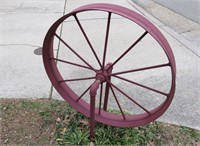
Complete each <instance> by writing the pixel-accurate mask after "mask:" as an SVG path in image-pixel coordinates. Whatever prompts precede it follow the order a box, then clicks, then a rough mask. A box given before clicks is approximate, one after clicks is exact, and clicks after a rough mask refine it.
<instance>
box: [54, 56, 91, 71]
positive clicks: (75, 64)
mask: <svg viewBox="0 0 200 146" xmlns="http://www.w3.org/2000/svg"><path fill="white" fill-rule="evenodd" d="M50 59H53V60H56V61H60V62H63V63H67V64H70V65H74V66H78V67H82V68H86V69H89V70H93V69H91V68H90V67H87V66H84V65H80V64H77V63H73V62H69V61H66V60H62V59H57V58H50Z"/></svg>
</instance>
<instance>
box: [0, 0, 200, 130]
mask: <svg viewBox="0 0 200 146" xmlns="http://www.w3.org/2000/svg"><path fill="white" fill-rule="evenodd" d="M95 2H101V3H102V2H105V3H113V4H117V5H121V6H124V7H127V8H130V9H132V10H134V11H136V12H138V13H140V14H141V15H143V16H144V17H146V18H147V19H149V20H150V21H151V22H153V23H154V24H155V25H156V26H157V27H158V28H159V29H160V31H161V32H162V33H163V34H164V36H165V37H166V39H167V40H168V42H169V44H170V46H171V47H172V50H173V52H174V56H175V59H176V66H177V80H176V84H177V87H176V93H175V96H174V99H173V102H172V104H171V105H170V107H169V109H168V110H167V111H166V113H165V114H164V115H163V116H161V117H160V118H159V119H158V120H160V121H164V122H168V123H172V124H177V125H183V126H188V127H191V128H195V129H198V130H200V122H199V121H200V108H199V107H200V98H199V95H200V90H199V89H200V74H199V72H200V57H199V56H200V55H199V50H198V48H199V46H198V42H197V39H199V38H197V37H195V35H196V36H198V32H199V25H198V24H196V23H191V20H187V22H188V23H190V24H192V25H193V26H195V28H198V29H196V30H197V31H195V29H193V28H194V27H190V28H189V27H187V26H184V27H183V25H182V23H180V21H179V20H180V19H177V20H176V19H173V23H172V21H171V20H172V19H171V18H166V17H165V21H164V20H163V17H155V15H154V14H155V12H154V11H155V10H152V9H150V5H151V7H153V6H155V7H157V5H156V3H153V2H152V1H146V2H148V3H149V7H147V5H146V6H145V5H144V3H143V4H141V3H139V2H138V1H137V2H136V1H135V2H133V1H131V0H127V1H125V0H109V1H108V0H101V1H98V0H81V1H80V0H76V1H74V0H44V1H38V0H30V1H28V0H16V1H13V0H1V1H0V29H1V34H0V55H1V60H0V61H1V62H0V68H1V71H0V86H1V88H0V98H48V97H49V95H50V92H51V83H50V81H49V79H48V77H47V75H46V72H45V70H44V67H43V61H42V56H40V55H35V54H34V51H35V49H37V48H39V47H41V46H42V44H43V39H44V37H45V34H46V32H47V30H48V29H49V27H50V26H51V25H52V24H53V23H54V22H55V21H56V20H57V19H58V18H60V17H61V16H62V15H63V13H68V12H70V11H72V10H73V9H75V8H77V7H79V6H82V5H85V4H89V3H95ZM153 12H154V13H153ZM159 14H160V16H161V15H162V16H166V11H165V9H164V8H162V7H159ZM168 14H169V13H168ZM85 18H87V16H86V17H85ZM161 18H162V19H161ZM103 19H104V17H102V16H98V18H97V19H93V20H89V19H84V22H85V25H87V22H89V24H90V21H96V23H94V24H95V26H98V25H99V24H100V23H101V20H103ZM167 19H168V21H167ZM185 19H187V18H185ZM118 20H121V18H118V17H116V18H114V19H113V21H116V22H118ZM164 22H165V23H164ZM166 22H171V23H169V24H172V25H168V24H167V23H166ZM69 23H70V22H69ZM116 24H117V25H122V23H120V24H118V23H116ZM174 24H178V25H179V24H181V25H180V26H178V25H176V26H175V25H174ZM117 25H116V26H113V27H114V30H117V29H119V27H117ZM125 25H126V24H125ZM127 25H129V24H128V22H127ZM174 27H175V28H176V29H174ZM70 29H71V30H73V28H71V27H70ZM95 29H96V27H90V29H88V31H90V30H95ZM183 29H187V30H188V33H180V32H181V31H182V30H183ZM124 30H126V31H127V32H128V30H129V28H128V27H127V28H125V29H124ZM135 31H136V34H138V32H137V30H135ZM179 31H180V32H179ZM63 32H65V30H63ZM189 32H193V33H192V34H191V33H190V34H189ZM100 33H101V32H100ZM195 33H196V34H195ZM115 37H116V38H115V39H116V40H118V42H119V41H120V40H121V39H122V38H123V39H124V40H125V38H126V37H125V36H123V35H116V36H115ZM147 38H148V37H147ZM188 38H190V39H188ZM74 39H76V38H74ZM72 41H73V40H72ZM144 42H146V44H147V45H148V46H151V47H150V48H153V47H154V46H155V42H152V40H151V38H149V39H147V40H144ZM77 44H78V43H77ZM95 45H96V44H94V46H95ZM97 46H98V44H97ZM117 46H118V44H117V43H115V44H113V47H117ZM155 49H156V46H155ZM83 53H84V52H83ZM116 53H117V52H116ZM138 53H139V52H138ZM147 55H148V54H147ZM155 55H157V54H156V53H155ZM156 57H158V58H160V57H159V56H158V55H157V56H156ZM156 57H154V58H156ZM147 58H148V57H147ZM89 59H90V58H89ZM139 60H140V61H141V59H140V58H136V61H139ZM143 60H145V59H143ZM129 64H130V62H128V61H127V62H126V61H125V62H124V65H126V66H129ZM73 74H76V70H72V71H71V74H69V75H73ZM143 79H145V77H144V78H143ZM164 81H165V80H164ZM117 84H118V85H120V84H121V83H120V82H119V83H117ZM77 88H82V86H80V85H79V86H78V87H77ZM125 88H126V89H127V91H129V90H130V89H129V87H128V86H127V87H125ZM158 88H159V87H158ZM52 98H54V99H62V98H61V97H60V96H59V94H58V93H57V92H56V91H55V90H53V94H52Z"/></svg>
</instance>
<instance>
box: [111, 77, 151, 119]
mask: <svg viewBox="0 0 200 146" xmlns="http://www.w3.org/2000/svg"><path fill="white" fill-rule="evenodd" d="M107 82H109V81H108V80H107ZM109 83H110V85H112V86H113V87H114V88H115V89H116V90H118V91H119V92H120V93H122V94H123V95H124V96H126V97H127V98H128V99H130V100H131V101H132V102H133V103H135V104H136V105H137V106H139V107H140V108H141V109H143V110H144V111H145V112H147V113H148V114H149V115H151V113H150V112H149V111H148V110H147V109H146V108H144V107H143V106H142V105H140V104H139V103H138V102H137V101H135V100H134V99H132V98H131V97H130V96H129V95H127V94H126V93H125V92H124V91H122V90H121V89H119V88H118V87H117V86H115V85H114V84H112V83H111V82H109Z"/></svg>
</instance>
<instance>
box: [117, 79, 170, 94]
mask: <svg viewBox="0 0 200 146" xmlns="http://www.w3.org/2000/svg"><path fill="white" fill-rule="evenodd" d="M114 77H116V78H118V79H121V80H124V81H127V82H129V83H132V84H135V85H137V86H140V87H143V88H145V89H148V90H151V91H154V92H156V93H159V94H162V95H165V96H168V94H167V93H164V92H161V91H158V90H156V89H153V88H150V87H147V86H145V85H142V84H139V83H137V82H134V81H131V80H128V79H126V78H123V77H119V76H116V75H114Z"/></svg>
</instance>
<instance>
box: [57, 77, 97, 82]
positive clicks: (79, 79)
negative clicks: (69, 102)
mask: <svg viewBox="0 0 200 146" xmlns="http://www.w3.org/2000/svg"><path fill="white" fill-rule="evenodd" d="M91 79H95V77H88V78H76V79H68V80H62V81H59V82H72V81H82V80H91Z"/></svg>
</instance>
